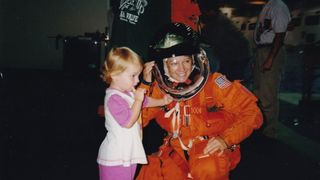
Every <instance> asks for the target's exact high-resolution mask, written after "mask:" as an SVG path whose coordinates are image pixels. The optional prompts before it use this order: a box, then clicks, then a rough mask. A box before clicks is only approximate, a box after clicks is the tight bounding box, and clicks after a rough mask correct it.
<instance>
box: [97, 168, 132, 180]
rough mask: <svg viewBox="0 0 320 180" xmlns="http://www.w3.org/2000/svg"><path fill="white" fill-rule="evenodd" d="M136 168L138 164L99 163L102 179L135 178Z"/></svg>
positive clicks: (128, 179) (124, 179)
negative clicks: (104, 164)
mask: <svg viewBox="0 0 320 180" xmlns="http://www.w3.org/2000/svg"><path fill="white" fill-rule="evenodd" d="M136 169H137V165H136V164H131V166H129V167H124V166H122V165H120V166H103V165H100V164H99V176H100V180H133V178H134V175H135V172H136Z"/></svg>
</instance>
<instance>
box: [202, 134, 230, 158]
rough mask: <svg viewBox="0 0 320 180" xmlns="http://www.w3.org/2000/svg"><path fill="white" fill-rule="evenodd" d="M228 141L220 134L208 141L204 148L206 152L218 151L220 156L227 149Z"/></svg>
mask: <svg viewBox="0 0 320 180" xmlns="http://www.w3.org/2000/svg"><path fill="white" fill-rule="evenodd" d="M227 148H228V146H227V144H226V142H225V141H224V140H223V139H222V138H221V137H219V136H217V137H213V138H211V139H210V140H209V141H208V144H207V146H206V147H205V148H204V149H203V153H204V154H208V155H209V154H213V153H216V152H217V153H218V156H221V155H222V154H223V151H224V150H225V149H227Z"/></svg>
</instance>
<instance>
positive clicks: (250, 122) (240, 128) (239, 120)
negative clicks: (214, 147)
mask: <svg viewBox="0 0 320 180" xmlns="http://www.w3.org/2000/svg"><path fill="white" fill-rule="evenodd" d="M223 95H224V96H225V101H227V102H226V103H224V105H225V106H224V108H225V110H226V111H228V112H231V113H232V115H233V120H234V122H233V123H232V125H231V126H230V127H229V128H227V129H225V130H224V132H223V133H222V134H220V137H221V138H222V139H223V140H224V141H225V142H226V144H227V146H228V147H231V146H233V145H237V144H239V143H240V142H242V141H243V140H244V139H246V138H247V137H248V136H250V135H251V133H252V132H253V130H255V129H258V128H260V127H261V125H262V122H263V117H262V113H261V111H260V109H259V107H258V105H257V98H256V97H255V96H254V95H253V94H252V93H251V92H250V91H249V90H248V89H246V88H245V87H244V86H242V85H241V84H240V82H238V81H236V82H234V83H233V84H232V86H230V87H229V89H228V90H226V91H224V92H223Z"/></svg>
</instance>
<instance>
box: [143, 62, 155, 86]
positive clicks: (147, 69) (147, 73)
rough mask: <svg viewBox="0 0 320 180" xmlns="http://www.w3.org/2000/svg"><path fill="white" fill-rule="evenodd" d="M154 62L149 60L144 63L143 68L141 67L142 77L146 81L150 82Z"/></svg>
mask: <svg viewBox="0 0 320 180" xmlns="http://www.w3.org/2000/svg"><path fill="white" fill-rule="evenodd" d="M154 64H155V62H154V61H150V62H147V63H145V64H144V68H143V79H144V80H145V81H146V82H151V81H152V73H151V71H152V68H153V66H154Z"/></svg>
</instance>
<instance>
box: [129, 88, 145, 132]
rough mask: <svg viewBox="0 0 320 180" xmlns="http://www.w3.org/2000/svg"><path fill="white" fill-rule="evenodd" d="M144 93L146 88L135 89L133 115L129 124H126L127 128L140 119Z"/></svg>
mask: <svg viewBox="0 0 320 180" xmlns="http://www.w3.org/2000/svg"><path fill="white" fill-rule="evenodd" d="M144 93H145V89H142V88H138V89H137V90H134V95H135V99H134V102H133V104H132V106H131V112H132V114H131V117H130V119H129V122H128V124H126V126H125V127H126V128H131V127H132V126H133V125H134V123H135V122H136V121H137V120H138V119H139V116H140V112H141V108H142V103H143V99H144Z"/></svg>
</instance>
